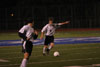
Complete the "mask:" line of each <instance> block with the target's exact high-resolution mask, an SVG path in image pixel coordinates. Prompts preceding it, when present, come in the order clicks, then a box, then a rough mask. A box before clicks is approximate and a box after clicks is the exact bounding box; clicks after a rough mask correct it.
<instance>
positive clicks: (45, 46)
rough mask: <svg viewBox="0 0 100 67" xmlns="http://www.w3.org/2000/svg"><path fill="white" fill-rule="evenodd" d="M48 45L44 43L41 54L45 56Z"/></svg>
mask: <svg viewBox="0 0 100 67" xmlns="http://www.w3.org/2000/svg"><path fill="white" fill-rule="evenodd" d="M47 48H48V46H47V45H44V47H43V55H44V56H45V55H46V50H47Z"/></svg>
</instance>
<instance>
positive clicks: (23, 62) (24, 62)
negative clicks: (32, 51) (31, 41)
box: [20, 59, 27, 67]
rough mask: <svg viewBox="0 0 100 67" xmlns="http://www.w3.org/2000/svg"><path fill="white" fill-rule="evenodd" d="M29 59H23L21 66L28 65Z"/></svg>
mask: <svg viewBox="0 0 100 67" xmlns="http://www.w3.org/2000/svg"><path fill="white" fill-rule="evenodd" d="M26 64H27V59H23V60H22V63H21V65H20V67H26Z"/></svg>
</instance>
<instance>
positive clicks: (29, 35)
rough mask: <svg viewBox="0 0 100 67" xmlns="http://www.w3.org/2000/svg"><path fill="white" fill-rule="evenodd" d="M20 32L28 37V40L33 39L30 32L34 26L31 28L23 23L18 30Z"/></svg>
mask: <svg viewBox="0 0 100 67" xmlns="http://www.w3.org/2000/svg"><path fill="white" fill-rule="evenodd" d="M19 32H20V33H25V35H26V37H28V38H30V40H32V39H33V36H32V34H33V33H34V28H32V27H31V26H29V25H24V26H23V27H22V28H21V29H20V30H19Z"/></svg>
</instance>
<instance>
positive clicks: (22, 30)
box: [19, 26, 28, 33]
mask: <svg viewBox="0 0 100 67" xmlns="http://www.w3.org/2000/svg"><path fill="white" fill-rule="evenodd" d="M27 28H28V27H27V26H23V27H22V28H21V29H20V30H19V32H20V33H24V32H25V31H26V29H27Z"/></svg>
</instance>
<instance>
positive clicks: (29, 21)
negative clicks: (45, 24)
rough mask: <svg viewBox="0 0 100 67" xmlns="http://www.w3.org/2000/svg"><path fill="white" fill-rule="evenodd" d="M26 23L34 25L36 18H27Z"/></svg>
mask: <svg viewBox="0 0 100 67" xmlns="http://www.w3.org/2000/svg"><path fill="white" fill-rule="evenodd" d="M25 24H26V25H30V26H31V27H32V26H33V25H34V20H33V19H32V18H28V19H27V20H25Z"/></svg>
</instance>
